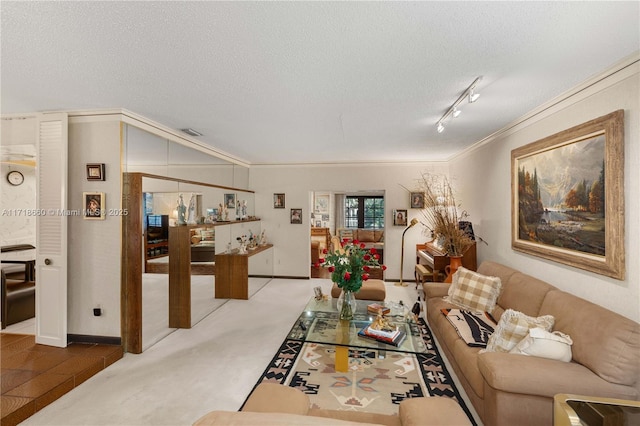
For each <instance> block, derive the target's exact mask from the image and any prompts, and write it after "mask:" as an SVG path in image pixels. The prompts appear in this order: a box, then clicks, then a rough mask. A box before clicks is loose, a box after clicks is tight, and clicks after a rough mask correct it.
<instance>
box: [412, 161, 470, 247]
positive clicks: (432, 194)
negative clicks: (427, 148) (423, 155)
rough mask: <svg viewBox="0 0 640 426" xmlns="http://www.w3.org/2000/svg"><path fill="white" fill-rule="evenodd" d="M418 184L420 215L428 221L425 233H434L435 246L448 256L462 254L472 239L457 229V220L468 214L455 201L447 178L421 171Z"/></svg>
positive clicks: (429, 234) (428, 234)
mask: <svg viewBox="0 0 640 426" xmlns="http://www.w3.org/2000/svg"><path fill="white" fill-rule="evenodd" d="M418 186H419V187H420V189H419V190H420V191H421V192H422V193H424V208H423V209H422V210H421V211H420V214H421V215H422V217H423V218H424V220H425V222H426V223H427V224H428V225H425V223H423V225H425V227H426V229H425V230H424V233H425V235H427V236H431V235H433V236H435V238H436V239H437V240H438V242H439V244H438V245H440V246H441V247H442V248H443V249H444V250H445V251H446V252H447V253H448V254H449V255H450V256H462V255H463V253H464V252H465V251H466V249H467V248H468V247H469V246H470V245H471V244H473V241H472V240H471V238H469V236H468V235H467V234H466V233H465V231H464V230H461V229H460V228H459V224H458V223H459V222H460V220H463V219H464V218H466V217H467V216H468V214H467V212H466V211H465V210H462V208H461V206H459V205H457V204H456V199H455V196H454V194H453V189H452V187H451V184H450V183H449V180H448V179H447V178H446V177H445V176H437V175H432V174H427V173H423V174H422V178H421V179H420V180H419V182H418ZM458 211H460V213H458Z"/></svg>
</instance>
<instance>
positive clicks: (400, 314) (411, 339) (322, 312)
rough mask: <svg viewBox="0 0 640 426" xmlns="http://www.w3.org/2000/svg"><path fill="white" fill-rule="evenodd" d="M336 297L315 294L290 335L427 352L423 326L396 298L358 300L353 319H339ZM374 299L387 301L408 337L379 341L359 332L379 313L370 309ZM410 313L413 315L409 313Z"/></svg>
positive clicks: (390, 316) (393, 320) (392, 318)
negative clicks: (397, 341)
mask: <svg viewBox="0 0 640 426" xmlns="http://www.w3.org/2000/svg"><path fill="white" fill-rule="evenodd" d="M336 303H337V299H329V300H316V299H315V298H312V299H311V300H310V301H309V303H307V306H306V307H305V309H304V311H303V312H302V314H300V317H299V318H298V320H297V321H296V323H295V324H294V326H293V328H292V329H291V331H290V332H289V338H290V339H293V340H302V341H305V342H313V343H328V344H332V345H343V346H353V347H362V348H373V349H382V350H388V351H399V352H413V353H424V352H426V351H427V347H426V345H425V344H424V340H423V339H422V335H421V334H420V328H419V327H418V325H417V324H416V323H415V322H414V321H413V320H407V319H406V315H405V314H406V313H407V312H408V309H407V308H406V307H405V306H402V305H400V304H397V303H394V302H375V301H371V300H358V301H357V309H356V313H355V315H354V318H353V320H351V321H340V320H339V318H338V308H337V306H336ZM371 303H379V304H384V305H385V306H387V307H389V308H390V309H391V312H390V313H389V314H387V315H386V316H385V317H386V318H387V319H388V320H389V322H390V323H391V324H392V325H395V326H397V327H398V329H399V330H402V331H404V332H405V333H406V335H407V336H406V338H405V339H404V340H403V341H402V343H401V344H400V345H399V346H394V345H391V344H387V343H383V342H379V341H377V340H374V339H370V338H366V337H361V336H358V332H359V331H360V330H362V329H363V328H364V327H366V326H368V325H369V324H371V322H373V321H374V320H375V319H376V314H374V313H370V312H368V311H367V306H368V305H369V304H371ZM409 317H410V316H409Z"/></svg>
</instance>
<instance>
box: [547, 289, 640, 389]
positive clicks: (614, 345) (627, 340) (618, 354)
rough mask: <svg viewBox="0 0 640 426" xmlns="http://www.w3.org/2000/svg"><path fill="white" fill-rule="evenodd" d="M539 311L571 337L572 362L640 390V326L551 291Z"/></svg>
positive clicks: (589, 303) (560, 292) (608, 311)
mask: <svg viewBox="0 0 640 426" xmlns="http://www.w3.org/2000/svg"><path fill="white" fill-rule="evenodd" d="M540 312H541V313H544V314H549V315H553V316H554V317H555V319H556V324H555V327H554V328H555V329H556V330H559V331H561V332H563V333H566V334H568V335H569V336H571V339H572V340H573V346H572V353H573V360H574V361H576V362H579V363H580V364H583V365H584V366H586V367H587V368H589V369H590V370H592V371H593V372H594V373H596V374H597V375H598V376H600V377H601V378H603V379H604V380H607V381H609V382H612V383H618V384H623V385H628V386H636V387H638V381H639V380H640V362H638V360H639V359H640V324H638V323H637V322H635V321H632V320H630V319H628V318H625V317H623V316H622V315H619V314H617V313H615V312H613V311H610V310H608V309H605V308H603V307H602V306H598V305H596V304H594V303H591V302H588V301H586V300H584V299H581V298H579V297H576V296H573V295H571V294H569V293H566V292H564V291H560V290H554V291H550V292H549V293H548V294H547V296H546V297H545V299H544V303H543V304H542V307H541V308H540Z"/></svg>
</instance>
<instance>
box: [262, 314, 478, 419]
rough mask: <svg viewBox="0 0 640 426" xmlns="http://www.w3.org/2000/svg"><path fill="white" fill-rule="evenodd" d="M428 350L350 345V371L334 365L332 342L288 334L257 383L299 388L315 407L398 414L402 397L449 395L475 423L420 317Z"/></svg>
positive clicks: (420, 325)
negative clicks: (409, 351)
mask: <svg viewBox="0 0 640 426" xmlns="http://www.w3.org/2000/svg"><path fill="white" fill-rule="evenodd" d="M418 325H419V327H420V331H421V333H422V337H423V340H424V342H425V345H426V347H427V349H428V350H427V353H424V354H413V353H405V352H393V351H389V350H386V351H385V350H380V349H365V348H349V371H348V372H346V373H342V372H337V371H336V370H335V346H333V345H329V344H319V343H311V342H302V341H299V340H292V339H287V340H285V341H284V343H283V344H282V346H281V347H280V349H279V351H278V353H277V354H276V356H275V357H274V358H273V360H272V361H271V363H270V364H269V366H268V367H267V369H266V370H265V371H264V373H263V374H262V377H260V380H258V383H256V386H257V385H258V384H260V383H262V382H263V381H268V382H274V383H281V384H284V385H287V386H291V387H294V388H297V389H300V390H301V391H303V392H304V393H306V394H307V395H308V396H309V399H310V400H311V404H312V406H313V407H314V408H321V409H333V410H352V411H364V412H373V413H382V414H392V415H393V414H398V404H400V402H401V401H403V400H404V399H407V398H416V397H423V396H427V397H428V396H445V397H449V398H454V399H455V400H456V401H457V402H458V403H459V404H460V406H461V407H462V409H463V410H464V411H465V413H467V416H468V417H469V419H470V421H471V423H472V424H474V425H475V424H476V423H475V421H474V419H473V416H472V415H471V413H470V412H469V409H468V408H467V406H466V404H465V402H464V400H463V399H462V398H461V397H460V393H459V392H458V389H457V388H456V385H455V384H454V382H453V381H452V379H451V376H450V374H449V372H448V371H447V369H446V367H445V365H444V362H443V360H442V357H441V356H440V353H439V351H438V348H437V347H436V345H435V342H434V341H433V338H432V335H431V330H429V327H428V326H427V325H426V323H425V322H424V320H423V319H422V318H421V319H420V322H419V324H418Z"/></svg>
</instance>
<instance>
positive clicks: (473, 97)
mask: <svg viewBox="0 0 640 426" xmlns="http://www.w3.org/2000/svg"><path fill="white" fill-rule="evenodd" d="M480 80H482V76H480V77H478V78H476V79H475V80H474V81H473V83H471V84H470V85H469V87H467V88H466V89H465V91H464V92H462V94H461V95H460V96H459V97H458V99H456V101H455V102H454V103H453V104H452V105H451V106H450V107H449V109H448V110H447V112H445V113H444V115H443V116H442V117H440V120H438V121H437V123H436V124H437V126H438V133H442V132H444V123H445V121H447V119H449V118H451V117H453V118H457V117H458V116H459V115H460V113H461V112H462V111H460V110H459V109H458V107H459V106H460V104H461V103H462V102H464V100H465V99H468V100H469V103H473V102H475V101H477V100H478V98H479V97H480V95H479V94H478V93H474V90H475V88H476V85H477V84H478V82H479V81H480Z"/></svg>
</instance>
